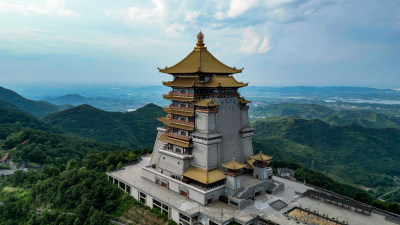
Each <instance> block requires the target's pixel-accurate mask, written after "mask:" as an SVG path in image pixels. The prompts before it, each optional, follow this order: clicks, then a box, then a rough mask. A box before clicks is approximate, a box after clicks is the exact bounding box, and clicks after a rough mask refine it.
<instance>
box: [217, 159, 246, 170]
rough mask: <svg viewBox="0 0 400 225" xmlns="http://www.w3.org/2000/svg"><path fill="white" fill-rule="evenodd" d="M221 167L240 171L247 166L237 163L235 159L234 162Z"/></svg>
mask: <svg viewBox="0 0 400 225" xmlns="http://www.w3.org/2000/svg"><path fill="white" fill-rule="evenodd" d="M221 166H223V167H225V168H227V169H230V170H240V169H243V168H245V167H246V164H242V163H238V162H236V159H235V158H233V159H232V161H230V162H228V163H224V164H221Z"/></svg>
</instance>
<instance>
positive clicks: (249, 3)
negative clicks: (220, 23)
mask: <svg viewBox="0 0 400 225" xmlns="http://www.w3.org/2000/svg"><path fill="white" fill-rule="evenodd" d="M257 3H258V1H257V0H245V1H244V0H231V1H230V4H229V9H228V11H226V12H222V11H219V12H217V13H216V17H217V19H223V18H225V17H236V16H239V15H242V14H243V13H245V12H246V11H248V10H250V9H251V8H253V7H254V6H256V5H257Z"/></svg>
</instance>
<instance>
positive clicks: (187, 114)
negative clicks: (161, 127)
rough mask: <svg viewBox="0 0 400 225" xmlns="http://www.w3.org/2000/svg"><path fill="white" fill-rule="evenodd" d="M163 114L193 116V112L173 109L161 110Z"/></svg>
mask: <svg viewBox="0 0 400 225" xmlns="http://www.w3.org/2000/svg"><path fill="white" fill-rule="evenodd" d="M163 110H164V112H166V113H171V114H175V115H181V116H194V111H188V110H180V109H174V108H163Z"/></svg>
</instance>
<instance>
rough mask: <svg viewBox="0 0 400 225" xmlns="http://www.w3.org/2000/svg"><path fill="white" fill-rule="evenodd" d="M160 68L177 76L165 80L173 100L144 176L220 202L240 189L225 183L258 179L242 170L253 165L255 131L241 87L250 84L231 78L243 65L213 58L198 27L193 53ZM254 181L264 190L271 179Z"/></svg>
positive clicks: (201, 199) (201, 198)
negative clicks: (250, 122)
mask: <svg viewBox="0 0 400 225" xmlns="http://www.w3.org/2000/svg"><path fill="white" fill-rule="evenodd" d="M158 70H159V72H161V73H166V74H170V75H172V77H173V79H172V80H171V81H164V82H163V84H164V85H165V86H167V87H170V88H172V90H171V91H170V92H169V93H168V94H165V95H163V98H164V99H167V100H170V101H171V103H170V105H169V106H168V107H165V108H164V111H165V112H166V113H167V115H166V116H165V117H163V118H159V119H158V120H159V121H161V122H162V123H163V124H164V126H163V127H159V128H158V134H157V139H156V142H155V145H154V149H153V153H152V155H151V162H150V166H149V168H144V172H143V174H142V176H144V177H145V178H148V179H150V180H153V181H154V182H156V183H158V184H160V185H161V186H164V187H166V188H169V189H171V190H172V189H173V190H174V191H176V192H178V193H180V194H182V195H185V196H188V197H189V198H191V196H192V197H193V198H192V199H194V200H196V201H198V202H200V203H202V204H209V203H211V202H214V201H217V200H218V199H219V197H220V196H221V195H227V196H226V197H228V196H230V195H233V194H237V193H238V192H239V191H240V190H238V189H239V188H236V187H237V185H236V186H235V188H234V187H233V186H232V185H231V186H230V187H229V188H228V187H227V186H229V185H226V184H227V183H229V182H230V181H232V182H235V184H238V183H237V182H238V181H237V180H239V182H240V180H242V182H243V180H246V179H254V178H253V176H251V175H248V174H242V172H245V171H247V172H248V171H251V170H252V168H246V170H245V169H243V168H245V167H246V166H247V167H248V166H249V165H247V164H248V160H251V157H252V156H253V147H252V135H253V131H254V129H253V128H251V127H250V126H249V117H248V109H249V106H248V104H249V103H251V101H249V100H246V99H245V98H243V97H242V96H241V95H240V93H239V92H238V89H239V88H242V87H246V86H247V85H248V84H247V83H243V82H239V81H237V80H236V79H235V78H234V77H233V74H238V73H241V72H242V71H243V68H242V69H237V68H236V67H229V66H227V65H225V64H223V63H222V62H220V61H219V60H218V59H217V58H215V57H214V56H213V55H212V54H211V53H210V52H209V51H208V50H207V47H206V46H205V44H204V35H203V34H202V32H201V31H200V33H199V34H198V35H197V44H196V46H195V47H194V49H193V51H192V52H190V54H189V55H187V56H186V57H185V58H184V59H183V60H181V61H180V62H178V63H177V64H175V65H174V66H171V67H165V68H163V69H160V68H158ZM246 163H247V164H246ZM230 166H237V167H238V169H234V168H230ZM251 166H253V165H251ZM253 168H254V167H253ZM271 173H272V170H271ZM239 175H240V176H239ZM245 175H246V176H245ZM241 177H248V178H243V179H241ZM254 180H256V181H255V182H253V183H252V184H258V185H259V186H261V189H263V190H264V191H265V189H266V188H267V186H268V185H267V183H266V182H265V181H264V180H259V179H254ZM243 188H244V187H243ZM243 188H240V189H243ZM225 189H227V190H225ZM228 189H229V190H228ZM215 190H216V191H215ZM253 191H254V190H253ZM194 192H195V193H194ZM242 194H243V193H242ZM243 195H245V196H247V194H243ZM252 195H253V194H250V195H249V196H252ZM238 201H240V200H238ZM233 205H235V204H233ZM237 205H239V204H237ZM242 205H243V204H242Z"/></svg>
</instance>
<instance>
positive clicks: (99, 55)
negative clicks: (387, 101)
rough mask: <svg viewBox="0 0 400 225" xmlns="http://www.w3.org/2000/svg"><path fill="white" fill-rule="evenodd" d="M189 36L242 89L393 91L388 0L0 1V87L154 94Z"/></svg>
mask: <svg viewBox="0 0 400 225" xmlns="http://www.w3.org/2000/svg"><path fill="white" fill-rule="evenodd" d="M199 30H202V31H203V33H204V35H205V43H206V46H207V47H208V50H209V51H210V52H212V53H213V54H214V55H215V56H216V57H217V58H218V59H220V60H221V61H222V62H224V63H225V64H227V65H229V66H236V67H238V68H241V67H244V68H245V69H244V71H243V73H242V74H240V75H238V76H237V79H238V80H241V81H245V82H250V84H251V85H258V86H261V85H262V86H295V85H296V86H297V85H305V86H312V85H316V86H333V85H335V86H337V85H343V86H369V87H390V88H400V1H398V0H347V1H346V0H337V1H330V0H301V1H300V0H265V1H257V0H230V1H219V0H204V1H182V0H179V1H178V0H176V1H175V0H171V1H163V0H153V1H139V0H134V1H133V0H130V1H127V0H118V1H105V0H86V1H82V0H68V1H67V0H37V1H24V0H0V82H1V83H3V84H7V83H16V82H63V83H93V84H95V83H124V84H136V85H154V84H160V82H161V81H162V80H169V79H171V78H170V77H169V76H168V75H165V74H161V73H158V70H157V66H158V67H165V66H172V65H173V64H175V63H177V62H178V61H180V60H181V59H182V58H184V57H185V56H186V55H187V54H188V53H189V52H190V51H191V50H192V49H193V47H194V45H195V43H196V34H197V33H198V31H199Z"/></svg>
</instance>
